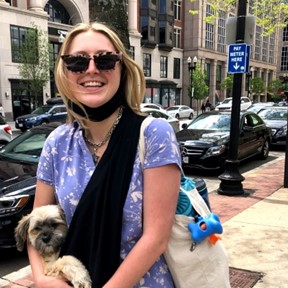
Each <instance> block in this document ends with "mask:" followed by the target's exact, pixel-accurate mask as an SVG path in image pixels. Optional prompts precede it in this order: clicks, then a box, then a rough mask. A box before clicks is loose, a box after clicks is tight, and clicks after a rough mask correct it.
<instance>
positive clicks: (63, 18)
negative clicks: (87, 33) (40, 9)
mask: <svg viewBox="0 0 288 288" xmlns="http://www.w3.org/2000/svg"><path fill="white" fill-rule="evenodd" d="M44 11H45V12H47V14H48V15H49V21H51V22H57V23H62V24H69V25H72V24H73V23H72V21H71V18H70V15H69V14H68V12H67V11H66V9H65V7H64V6H63V5H62V4H61V3H59V1H56V0H49V1H48V2H47V4H46V5H45V7H44Z"/></svg>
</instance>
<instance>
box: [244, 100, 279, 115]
mask: <svg viewBox="0 0 288 288" xmlns="http://www.w3.org/2000/svg"><path fill="white" fill-rule="evenodd" d="M276 105H277V104H275V103H274V102H257V103H253V104H252V105H251V106H249V108H248V109H247V110H248V111H252V112H255V113H258V112H259V111H260V110H262V109H263V108H266V107H271V106H276Z"/></svg>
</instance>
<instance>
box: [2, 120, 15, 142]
mask: <svg viewBox="0 0 288 288" xmlns="http://www.w3.org/2000/svg"><path fill="white" fill-rule="evenodd" d="M12 137H13V135H12V129H11V126H10V125H8V124H7V122H6V121H5V120H4V118H3V117H2V116H0V148H1V147H2V146H3V145H5V144H7V143H8V142H10V141H11V140H12Z"/></svg>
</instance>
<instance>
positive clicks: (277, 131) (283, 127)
mask: <svg viewBox="0 0 288 288" xmlns="http://www.w3.org/2000/svg"><path fill="white" fill-rule="evenodd" d="M258 115H259V116H260V117H261V118H262V119H263V121H264V122H265V124H266V125H267V126H268V127H270V128H271V129H272V145H284V146H285V145H286V134H287V107H280V106H272V107H266V108H263V109H262V110H260V111H259V112H258Z"/></svg>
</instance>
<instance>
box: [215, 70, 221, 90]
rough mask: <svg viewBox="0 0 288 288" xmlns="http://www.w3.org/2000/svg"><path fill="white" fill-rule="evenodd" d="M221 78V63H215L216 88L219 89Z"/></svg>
mask: <svg viewBox="0 0 288 288" xmlns="http://www.w3.org/2000/svg"><path fill="white" fill-rule="evenodd" d="M221 79H222V65H217V68H216V89H217V90H221Z"/></svg>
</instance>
